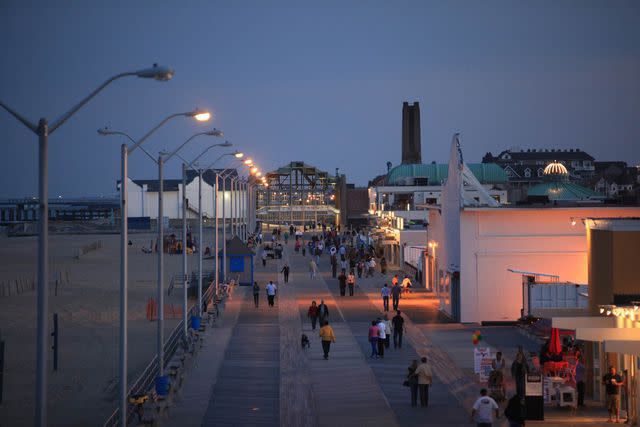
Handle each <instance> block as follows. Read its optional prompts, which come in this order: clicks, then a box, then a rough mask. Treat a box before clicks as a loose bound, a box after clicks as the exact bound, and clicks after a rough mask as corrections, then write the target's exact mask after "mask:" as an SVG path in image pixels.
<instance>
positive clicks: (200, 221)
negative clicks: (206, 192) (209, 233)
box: [198, 168, 204, 317]
mask: <svg viewBox="0 0 640 427" xmlns="http://www.w3.org/2000/svg"><path fill="white" fill-rule="evenodd" d="M198 225H199V226H198V228H199V230H198V239H199V242H198V316H200V317H202V245H203V243H204V239H203V236H202V169H200V168H199V169H198Z"/></svg>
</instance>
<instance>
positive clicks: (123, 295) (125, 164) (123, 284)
mask: <svg viewBox="0 0 640 427" xmlns="http://www.w3.org/2000/svg"><path fill="white" fill-rule="evenodd" d="M206 114H209V113H207V112H205V111H201V110H194V111H189V112H185V113H176V114H171V115H170V116H167V117H166V118H164V119H163V120H162V121H161V122H160V123H159V124H157V125H156V126H154V127H153V128H152V129H151V130H149V131H148V132H147V133H146V134H145V135H144V136H143V137H142V138H140V139H139V140H137V141H136V140H135V139H133V138H132V137H131V136H130V135H129V134H127V133H126V132H122V131H114V130H110V129H108V128H106V127H105V128H102V129H98V134H99V135H102V136H110V135H121V136H124V137H125V138H127V139H129V141H131V143H132V145H131V146H127V144H122V146H121V147H120V165H121V166H120V216H121V221H120V355H119V356H120V357H119V377H120V390H119V397H118V399H119V401H118V409H119V411H120V425H121V426H125V425H126V422H127V420H126V413H127V396H128V380H127V367H128V359H127V356H128V351H127V345H128V343H127V335H128V328H127V316H128V267H129V254H128V251H127V243H128V239H129V238H128V233H129V230H128V216H129V215H128V211H129V204H128V197H129V194H128V177H129V155H130V154H131V153H132V152H133V151H134V150H136V149H137V148H140V150H142V151H143V152H144V153H145V154H146V155H147V156H148V157H149V158H150V159H151V160H152V161H153V162H154V163H156V164H157V161H156V159H155V158H154V157H153V156H152V155H151V154H149V152H148V151H146V150H145V149H144V148H143V147H142V144H143V143H144V142H145V141H146V140H147V139H148V138H149V137H150V136H151V135H152V134H153V133H154V132H155V131H157V130H158V129H159V128H160V127H162V126H163V125H164V124H165V123H167V122H168V121H170V120H171V119H174V118H177V117H191V118H194V119H196V120H198V117H204V116H203V115H206Z"/></svg>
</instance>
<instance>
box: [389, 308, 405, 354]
mask: <svg viewBox="0 0 640 427" xmlns="http://www.w3.org/2000/svg"><path fill="white" fill-rule="evenodd" d="M392 323H393V348H402V334H403V333H404V318H403V317H402V316H401V314H400V310H398V311H396V315H395V316H393V319H392Z"/></svg>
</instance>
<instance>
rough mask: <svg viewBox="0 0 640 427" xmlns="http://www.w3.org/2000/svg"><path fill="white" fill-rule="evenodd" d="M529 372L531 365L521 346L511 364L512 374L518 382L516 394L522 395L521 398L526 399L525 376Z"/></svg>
mask: <svg viewBox="0 0 640 427" xmlns="http://www.w3.org/2000/svg"><path fill="white" fill-rule="evenodd" d="M528 372H529V366H528V365H527V361H526V359H525V357H524V351H522V347H519V348H518V353H516V358H515V360H514V361H513V363H512V364H511V376H512V377H513V379H514V380H515V382H516V394H517V395H518V396H520V399H524V387H525V378H526V376H527V373H528Z"/></svg>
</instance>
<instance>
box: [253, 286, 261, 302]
mask: <svg viewBox="0 0 640 427" xmlns="http://www.w3.org/2000/svg"><path fill="white" fill-rule="evenodd" d="M259 302H260V286H259V285H258V282H253V303H254V304H255V306H256V308H258V303H259Z"/></svg>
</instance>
